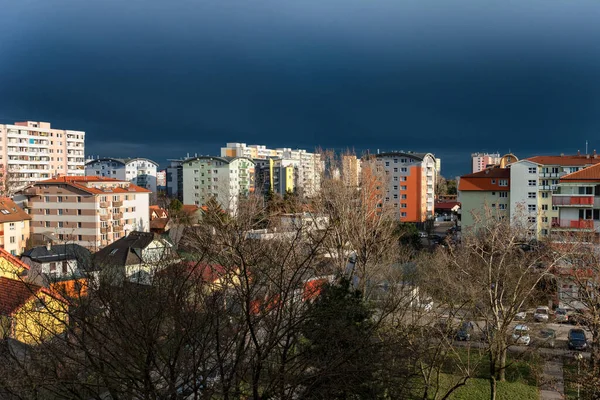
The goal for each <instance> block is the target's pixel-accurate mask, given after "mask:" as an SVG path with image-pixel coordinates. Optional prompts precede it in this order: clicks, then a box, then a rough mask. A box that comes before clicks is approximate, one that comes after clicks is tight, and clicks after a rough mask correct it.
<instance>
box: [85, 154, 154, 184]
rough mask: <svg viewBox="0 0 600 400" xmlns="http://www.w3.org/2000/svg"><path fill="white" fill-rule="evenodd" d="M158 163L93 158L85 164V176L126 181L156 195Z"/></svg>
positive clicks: (129, 159)
mask: <svg viewBox="0 0 600 400" xmlns="http://www.w3.org/2000/svg"><path fill="white" fill-rule="evenodd" d="M157 169H158V163H156V162H154V161H152V160H148V159H147V158H95V159H93V158H92V159H88V160H87V161H86V163H85V175H86V176H97V177H106V178H114V179H120V180H126V181H129V182H131V183H133V184H134V185H137V186H139V187H143V188H145V189H148V190H150V191H151V192H152V193H156V185H157V184H156V176H157Z"/></svg>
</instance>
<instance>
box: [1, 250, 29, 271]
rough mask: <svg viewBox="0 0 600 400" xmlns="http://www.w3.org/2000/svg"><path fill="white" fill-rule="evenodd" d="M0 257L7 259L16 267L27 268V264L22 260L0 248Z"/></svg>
mask: <svg viewBox="0 0 600 400" xmlns="http://www.w3.org/2000/svg"><path fill="white" fill-rule="evenodd" d="M0 258H4V259H5V260H6V261H8V262H9V263H11V264H13V265H14V266H16V267H19V268H23V269H24V270H29V265H27V264H25V263H24V262H23V261H21V260H19V259H18V258H17V257H15V256H13V255H12V254H10V253H9V252H8V251H6V250H4V249H0Z"/></svg>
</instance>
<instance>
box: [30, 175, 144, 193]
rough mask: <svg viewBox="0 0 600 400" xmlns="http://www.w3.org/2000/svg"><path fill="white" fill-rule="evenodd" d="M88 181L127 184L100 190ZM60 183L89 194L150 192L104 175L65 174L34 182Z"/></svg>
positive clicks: (37, 184)
mask: <svg viewBox="0 0 600 400" xmlns="http://www.w3.org/2000/svg"><path fill="white" fill-rule="evenodd" d="M89 182H94V183H103V182H105V183H121V182H122V183H127V184H128V186H127V188H126V189H124V188H122V187H118V186H117V187H111V189H110V191H106V190H102V189H99V188H96V187H93V186H92V187H89V186H87V183H89ZM60 183H66V184H68V185H70V186H72V187H74V188H77V189H80V190H83V191H85V192H88V193H90V194H105V193H117V194H118V193H131V192H135V193H150V190H148V189H144V188H142V187H139V186H137V185H134V184H132V183H129V182H128V181H123V180H119V179H113V178H105V177H99V176H67V175H61V176H59V177H57V178H53V179H47V180H45V181H40V182H37V183H36V184H35V186H40V185H49V184H60Z"/></svg>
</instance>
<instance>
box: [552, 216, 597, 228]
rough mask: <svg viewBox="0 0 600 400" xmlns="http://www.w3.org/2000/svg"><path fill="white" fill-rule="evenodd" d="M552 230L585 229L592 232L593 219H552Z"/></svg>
mask: <svg viewBox="0 0 600 400" xmlns="http://www.w3.org/2000/svg"><path fill="white" fill-rule="evenodd" d="M552 228H554V229H568V230H571V229H585V230H592V229H594V220H593V219H575V220H571V219H558V218H552Z"/></svg>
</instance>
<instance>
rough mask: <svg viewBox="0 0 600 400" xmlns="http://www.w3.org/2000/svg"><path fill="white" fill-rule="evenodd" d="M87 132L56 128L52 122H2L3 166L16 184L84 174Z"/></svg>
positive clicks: (0, 159)
mask: <svg viewBox="0 0 600 400" xmlns="http://www.w3.org/2000/svg"><path fill="white" fill-rule="evenodd" d="M84 163H85V132H81V131H73V130H63V129H53V128H51V126H50V123H49V122H34V121H25V122H15V123H14V124H12V125H11V124H8V125H0V167H1V168H2V170H3V173H6V172H7V173H9V174H10V180H11V182H13V184H14V185H15V186H25V185H28V184H31V183H34V182H38V181H41V180H44V179H49V178H51V177H52V176H54V175H57V174H62V175H73V176H83V175H84Z"/></svg>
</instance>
